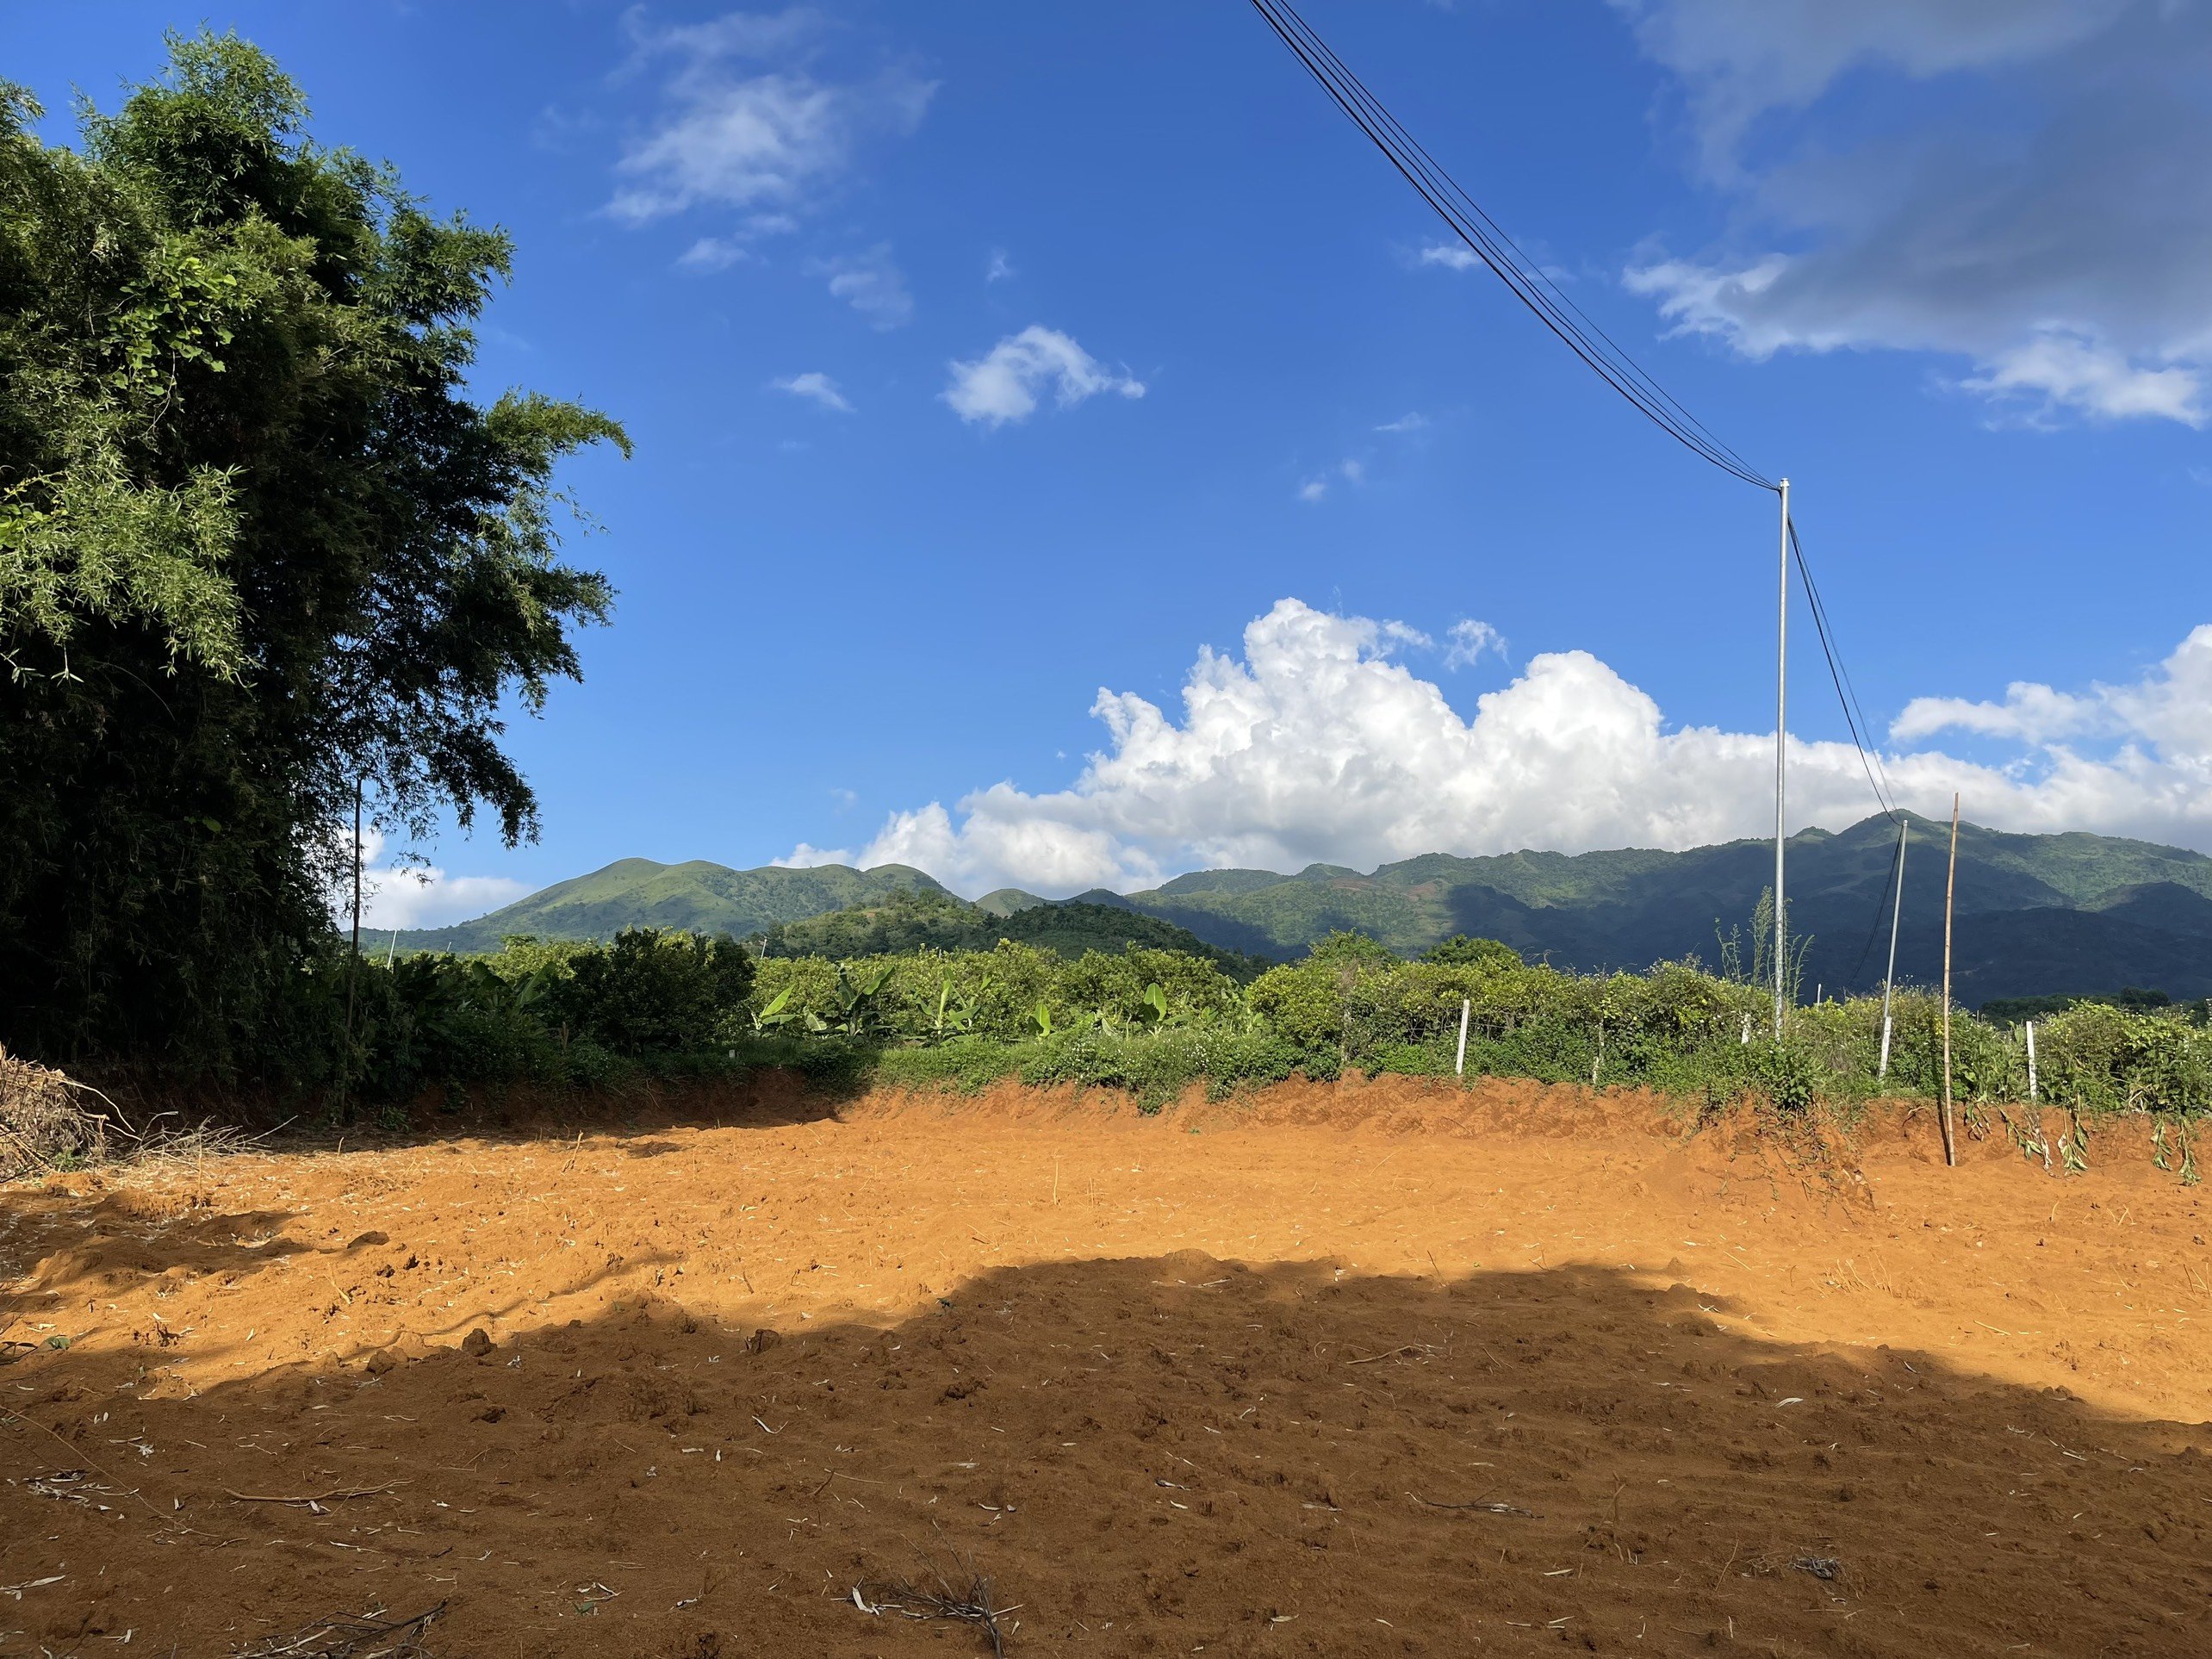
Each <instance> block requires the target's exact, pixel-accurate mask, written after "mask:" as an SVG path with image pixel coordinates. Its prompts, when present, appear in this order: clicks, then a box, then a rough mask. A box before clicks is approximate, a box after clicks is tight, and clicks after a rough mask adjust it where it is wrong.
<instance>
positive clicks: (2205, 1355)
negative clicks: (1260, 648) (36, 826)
mask: <svg viewBox="0 0 2212 1659" xmlns="http://www.w3.org/2000/svg"><path fill="white" fill-rule="evenodd" d="M763 1095H764V1096H765V1097H760V1096H756V1097H750V1098H741V1097H737V1096H724V1097H711V1096H708V1097H694V1098H693V1099H691V1100H689V1101H688V1102H687V1103H685V1105H684V1108H683V1109H682V1111H680V1112H677V1111H675V1110H674V1109H668V1108H656V1109H650V1110H641V1111H639V1112H637V1113H636V1114H634V1115H632V1116H631V1117H629V1118H627V1119H624V1120H622V1121H620V1122H616V1121H614V1120H612V1119H611V1118H605V1117H603V1118H601V1119H600V1121H599V1122H598V1124H597V1127H593V1126H591V1125H588V1124H579V1123H576V1122H570V1123H569V1124H567V1125H566V1126H565V1127H564V1126H559V1125H556V1124H555V1123H553V1122H551V1121H550V1120H547V1121H544V1122H535V1123H533V1124H531V1125H529V1126H527V1127H524V1128H506V1129H503V1130H500V1131H499V1132H496V1133H488V1132H482V1131H481V1130H477V1131H470V1132H466V1133H461V1134H458V1135H457V1138H450V1139H438V1138H436V1126H433V1128H432V1134H430V1135H427V1136H426V1137H424V1138H420V1139H416V1140H407V1141H401V1140H384V1141H370V1142H363V1141H361V1140H358V1139H357V1138H355V1137H349V1138H348V1139H347V1140H345V1142H344V1143H342V1145H341V1144H333V1143H330V1142H327V1141H321V1142H313V1143H309V1142H299V1143H291V1144H288V1145H285V1146H283V1147H282V1148H281V1149H279V1150H273V1151H270V1152H266V1153H261V1152H257V1153H245V1154H239V1155H233V1156H229V1157H224V1158H220V1159H208V1160H207V1161H205V1162H204V1163H202V1164H201V1165H198V1166H190V1165H167V1166H155V1167H150V1168H142V1169H137V1170H127V1171H109V1172H107V1173H104V1174H96V1175H78V1176H72V1177H64V1178H60V1179H58V1180H55V1181H53V1182H50V1183H48V1184H46V1185H44V1186H42V1187H28V1186H17V1187H15V1188H11V1189H9V1190H5V1191H0V1327H4V1328H0V1337H4V1338H5V1339H7V1341H8V1342H9V1343H10V1344H11V1345H10V1346H9V1347H7V1348H5V1349H0V1413H4V1414H5V1415H4V1416H0V1652H4V1653H8V1654H27V1655H28V1654H38V1653H47V1652H51V1653H56V1654H100V1653H106V1652H109V1651H112V1650H115V1648H116V1647H118V1646H127V1649H128V1650H131V1651H139V1650H150V1651H152V1652H153V1653H157V1654H168V1653H171V1652H174V1653H175V1654H177V1655H179V1656H189V1655H228V1654H234V1653H239V1652H264V1651H275V1650H276V1645H275V1644H276V1643H278V1642H279V1641H280V1639H282V1638H284V1637H288V1636H289V1635H290V1634H292V1633H295V1632H297V1631H300V1630H301V1628H302V1627H303V1626H306V1625H308V1624H309V1623H310V1622H311V1621H313V1620H315V1619H321V1618H325V1617H327V1616H330V1615H332V1614H336V1613H341V1612H351V1613H356V1614H358V1613H362V1612H368V1611H370V1610H372V1609H376V1608H382V1609H384V1610H386V1611H387V1612H388V1613H389V1614H392V1615H396V1616H408V1615H413V1614H415V1613H418V1612H423V1611H425V1610H426V1609H428V1608H430V1607H432V1606H438V1605H439V1604H443V1605H444V1609H445V1612H444V1617H443V1618H442V1619H440V1620H439V1621H438V1623H437V1624H436V1625H433V1626H432V1628H431V1629H430V1631H429V1632H428V1635H427V1637H426V1638H425V1639H426V1644H427V1647H428V1650H430V1651H432V1652H433V1653H436V1654H438V1655H441V1656H449V1659H450V1656H463V1655H465V1656H506V1655H525V1656H537V1655H584V1654H592V1655H606V1654H615V1655H629V1654H637V1655H651V1656H666V1659H715V1656H736V1655H747V1654H775V1655H804V1654H881V1655H886V1656H890V1655H922V1654H928V1655H934V1656H947V1659H951V1656H963V1655H972V1654H980V1653H987V1652H988V1651H989V1650H990V1640H989V1636H988V1633H987V1632H985V1631H983V1630H981V1629H979V1628H978V1627H977V1626H975V1625H966V1624H959V1623H948V1622H944V1621H912V1620H908V1619H903V1618H900V1617H898V1615H897V1614H895V1613H892V1612H879V1613H876V1614H873V1615H871V1614H870V1613H868V1612H864V1611H863V1610H862V1609H861V1607H859V1606H855V1605H854V1600H853V1597H852V1593H853V1590H854V1587H855V1585H857V1584H861V1583H862V1582H863V1581H876V1582H880V1581H884V1580H886V1579H896V1578H898V1577H900V1576H914V1575H916V1574H918V1573H920V1572H921V1571H922V1569H921V1568H920V1566H919V1561H920V1556H921V1555H922V1554H923V1552H928V1553H929V1554H930V1555H931V1556H933V1557H934V1558H935V1560H936V1561H938V1562H939V1563H947V1562H950V1561H952V1560H954V1559H955V1558H958V1559H960V1560H963V1561H965V1562H967V1563H972V1567H973V1569H975V1570H976V1571H978V1572H980V1573H982V1574H985V1575H988V1576H989V1577H990V1578H991V1580H993V1581H994V1584H995V1588H996V1593H997V1598H998V1603H999V1605H1000V1606H1006V1607H1008V1608H1010V1611H1008V1612H1006V1613H1005V1614H1004V1615H1003V1617H1002V1618H1001V1619H1000V1620H999V1621H998V1622H999V1628H1000V1630H1001V1631H1002V1632H1003V1636H1004V1641H1005V1645H1006V1651H1008V1652H1009V1653H1011V1654H1015V1655H1024V1654H1061V1653H1072V1654H1095V1655H1102V1656H1103V1655H1118V1654H1155V1653H1156V1654H1170V1653H1173V1654H1188V1653H1195V1652H1199V1651H1204V1652H1208V1653H1213V1654H1221V1655H1232V1654H1235V1655H1242V1654H1252V1655H1329V1656H1338V1655H1368V1654H1376V1655H1380V1654H1386V1653H1387V1654H1432V1655H1464V1654H1475V1653H1490V1652H1500V1653H1518V1652H1526V1651H1543V1652H1550V1651H1555V1650H1558V1649H1560V1648H1561V1647H1562V1646H1564V1647H1566V1648H1567V1649H1569V1650H1582V1651H1595V1652H1600V1653H1615V1654H1645V1653H1650V1654H1673V1653H1687V1652H1692V1651H1696V1652H1706V1651H1728V1650H1738V1651H1743V1652H1746V1653H1755V1654H1778V1655H1799V1654H1823V1655H1825V1654H1842V1655H1850V1654H1899V1655H1903V1654H1912V1655H1940V1656H1967V1655H1992V1656H1994V1655H2007V1654H2021V1653H2026V1654H2037V1653H2040V1654H2047V1655H2065V1656H2072V1655H2091V1654H2112V1655H2119V1654H2128V1655H2164V1654H2173V1655H2184V1654H2186V1655H2196V1656H2203V1655H2206V1654H2212V1553H2209V1552H2208V1546H2212V1531H2209V1530H2208V1526H2209V1524H2212V1480H2208V1478H2207V1476H2208V1471H2212V1463H2208V1461H2207V1459H2206V1454H2207V1452H2208V1451H2212V1425H2207V1424H2206V1423H2205V1422H2204V1421H2203V1420H2204V1419H2205V1418H2207V1417H2208V1416H2212V1335H2208V1329H2207V1324H2206V1320H2207V1319H2208V1316H2212V1264H2208V1261H2207V1254H2208V1252H2207V1251H2206V1248H2205V1244H2204V1235H2205V1233H2207V1231H2208V1229H2209V1228H2212V1219H2209V1218H2208V1217H2207V1215H2206V1214H2205V1209H2206V1206H2205V1202H2204V1200H2203V1198H2202V1197H2201V1196H2199V1195H2198V1193H2197V1192H2196V1191H2194V1190H2189V1189H2185V1188H2184V1187H2182V1186H2180V1185H2179V1184H2178V1181H2177V1180H2176V1178H2175V1177H2173V1176H2172V1175H2170V1174H2165V1173H2161V1172H2160V1171H2157V1170H2156V1169H2154V1168H2153V1165H2152V1163H2151V1160H2150V1159H2149V1157H2148V1149H2147V1146H2143V1145H2141V1144H2137V1142H2138V1141H2140V1140H2142V1139H2143V1138H2144V1137H2142V1136H2140V1135H2135V1134H2132V1133H2131V1134H2129V1135H2128V1136H2127V1137H2124V1139H2125V1140H2126V1141H2127V1144H2124V1145H2123V1144H2122V1140H2123V1137H2122V1134H2119V1133H2118V1132H2116V1131H2115V1132H2113V1133H2110V1134H2106V1135H2105V1136H2103V1137H2102V1138H2101V1139H2100V1140H2098V1141H2097V1142H2096V1143H2094V1144H2093V1146H2092V1153H2091V1155H2092V1159H2093V1160H2094V1163H2095V1167H2094V1168H2093V1169H2092V1170H2091V1172H2090V1173H2088V1174H2087V1175H2082V1176H2074V1177H2062V1176H2054V1175H2050V1174H2047V1173H2046V1172H2045V1171H2043V1170H2042V1169H2041V1166H2040V1165H2029V1164H2026V1163H2024V1162H2023V1161H2022V1159H2020V1157H2019V1156H2018V1155H2017V1154H2016V1153H2013V1152H2012V1151H2010V1149H2009V1147H2004V1146H2003V1143H2002V1142H2001V1141H1997V1142H1985V1143H1982V1144H1979V1145H1973V1144H1971V1143H1970V1145H1969V1147H1968V1154H1969V1155H1968V1157H1967V1161H1966V1163H1965V1165H1963V1166H1962V1167H1961V1168H1960V1169H1957V1170H1953V1171H1947V1170H1945V1169H1943V1168H1942V1166H1941V1164H1940V1162H1939V1161H1938V1160H1937V1159H1936V1155H1935V1151H1934V1138H1933V1135H1932V1134H1931V1133H1930V1132H1929V1130H1928V1128H1927V1126H1926V1124H1925V1123H1924V1122H1919V1121H1907V1120H1904V1119H1897V1118H1892V1119H1886V1120H1883V1122H1882V1124H1881V1126H1880V1127H1878V1128H1873V1129H1869V1130H1867V1132H1865V1133H1863V1134H1861V1136H1860V1137H1859V1138H1858V1140H1857V1142H1856V1144H1855V1146H1852V1147H1849V1148H1847V1149H1845V1150H1844V1151H1843V1153H1842V1154H1841V1155H1840V1157H1839V1158H1837V1159H1834V1160H1831V1161H1830V1162H1827V1163H1824V1164H1817V1165H1808V1164H1806V1163H1805V1161H1803V1160H1802V1159H1795V1158H1792V1157H1789V1156H1786V1155H1784V1154H1783V1153H1780V1152H1779V1151H1778V1150H1777V1149H1776V1147H1775V1146H1774V1143H1773V1142H1772V1141H1771V1140H1761V1139H1757V1138H1754V1137H1750V1136H1747V1135H1743V1134H1731V1133H1730V1132H1728V1131H1726V1130H1716V1129H1706V1130H1705V1131H1703V1132H1701V1133H1699V1134H1686V1133H1684V1132H1683V1131H1682V1130H1681V1128H1679V1127H1677V1126H1675V1125H1672V1124H1670V1123H1669V1122H1668V1121H1667V1120H1666V1118H1665V1116H1664V1115H1663V1114H1662V1111H1661V1110H1660V1109H1659V1107H1658V1106H1657V1104H1656V1103H1654V1102H1651V1101H1650V1100H1646V1099H1638V1098H1635V1097H1606V1098H1603V1099H1596V1098H1593V1097H1588V1096H1586V1095H1583V1094H1581V1093H1580V1092H1579V1091H1575V1090H1543V1089H1539V1088H1536V1087H1533V1086H1522V1085H1514V1084H1482V1085H1480V1086H1478V1087H1476V1088H1475V1089H1473V1090H1468V1091H1465V1092H1462V1091H1460V1090H1457V1089H1456V1088H1447V1087H1439V1086H1436V1085H1431V1084H1420V1083H1418V1082H1414V1081H1411V1080H1407V1079H1383V1080H1380V1081H1378V1082H1376V1083H1373V1084H1357V1083H1351V1084H1343V1085H1339V1086H1332V1087H1315V1086H1307V1085H1302V1084H1291V1085H1286V1086H1284V1087H1283V1088H1280V1089H1276V1090H1269V1091H1267V1092H1266V1093H1265V1094H1264V1095H1263V1096H1261V1097H1258V1098H1257V1099H1255V1100H1252V1101H1248V1102H1246V1103H1238V1104H1227V1105H1213V1106H1209V1105H1202V1104H1196V1103H1193V1104H1190V1105H1187V1106H1185V1107H1184V1108H1181V1109H1175V1110H1171V1111H1170V1112H1168V1113H1166V1114H1165V1115H1161V1116H1159V1117H1157V1118H1151V1119H1146V1118H1140V1117H1139V1116H1137V1115H1135V1114H1134V1112H1132V1111H1131V1110H1129V1109H1128V1108H1127V1107H1126V1106H1123V1105H1116V1104H1115V1103H1110V1102H1108V1101H1106V1100H1103V1099H1102V1098H1101V1097H1097V1096H1096V1095H1094V1096H1092V1097H1089V1098H1087V1099H1084V1100H1082V1101H1077V1100H1075V1099H1074V1098H1072V1097H1069V1096H1067V1095H1065V1094H1056V1095H1045V1096H1040V1095H1036V1094H1025V1093H1023V1092H1022V1091H1020V1090H1003V1091H1000V1092H999V1093H997V1094H994V1095H991V1096H986V1097H982V1098H980V1099H978V1100H974V1101H970V1102H959V1103H947V1102H943V1101H941V1100H936V1099H916V1100H908V1099H892V1098H886V1097H871V1098H868V1099H865V1100H862V1101H859V1102H856V1103H849V1104H848V1105H846V1106H844V1107H842V1108H841V1109H838V1111H837V1112H836V1115H829V1109H828V1108H827V1107H823V1106H811V1105H808V1104H807V1103H804V1102H801V1101H800V1100H798V1098H797V1097H795V1096H790V1095H786V1094H783V1093H780V1092H778V1091H777V1090H774V1089H767V1090H763ZM443 1122H444V1125H445V1127H446V1129H447V1131H448V1132H449V1133H451V1132H453V1130H454V1128H455V1126H454V1124H453V1121H452V1120H444V1121H443ZM463 1127H464V1128H465V1126H463ZM479 1329H481V1330H482V1332H483V1333H485V1336H486V1337H487V1338H488V1344H487V1343H482V1342H469V1343H467V1344H466V1345H464V1339H467V1338H469V1335H470V1333H472V1332H474V1331H476V1330H479ZM755 1333H762V1334H758V1335H756V1334H755ZM53 1337H63V1338H66V1339H69V1341H68V1345H67V1346H66V1347H65V1348H55V1347H51V1346H48V1345H47V1339H49V1338H53ZM25 1344H29V1346H25ZM338 1494H346V1495H338ZM309 1498H314V1499H316V1500H317V1501H316V1502H314V1504H312V1505H310V1504H308V1503H307V1502H305V1501H303V1500H307V1499H309ZM1830 1563H1833V1565H1830ZM1812 1565H1817V1566H1818V1568H1819V1573H1816V1572H1814V1571H1811V1570H1808V1568H1809V1567H1810V1566H1812ZM1823 1574H1832V1576H1823ZM865 1599H867V1600H870V1601H871V1602H872V1603H874V1602H880V1601H881V1600H884V1599H885V1595H884V1593H883V1592H881V1591H880V1590H874V1591H871V1592H870V1593H869V1594H867V1597H866V1598H865Z"/></svg>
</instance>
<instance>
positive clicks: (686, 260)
mask: <svg viewBox="0 0 2212 1659" xmlns="http://www.w3.org/2000/svg"><path fill="white" fill-rule="evenodd" d="M757 258H760V255H758V254H757V253H755V252H753V251H752V249H750V248H749V247H747V246H746V245H745V244H744V243H743V242H742V241H740V240H738V239H736V237H734V236H702V237H700V238H699V240H698V241H696V242H694V243H693V244H692V245H690V246H689V247H687V248H686V249H685V250H684V251H683V252H682V253H680V254H679V255H678V256H677V258H676V263H677V264H679V265H680V266H682V267H683V268H684V269H685V270H701V271H716V270H729V269H730V266H732V265H740V264H747V263H749V262H750V261H752V260H755V259H757Z"/></svg>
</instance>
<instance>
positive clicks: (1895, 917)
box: [1874, 817, 1912, 1083]
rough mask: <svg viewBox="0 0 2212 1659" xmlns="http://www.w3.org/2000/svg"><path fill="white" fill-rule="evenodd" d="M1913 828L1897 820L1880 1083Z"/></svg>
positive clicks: (1886, 1066)
mask: <svg viewBox="0 0 2212 1659" xmlns="http://www.w3.org/2000/svg"><path fill="white" fill-rule="evenodd" d="M1911 828H1912V820H1911V819H1910V818H1904V817H1900V818H1899V819H1898V821H1897V904H1896V907H1895V908H1894V909H1892V910H1891V911H1890V965H1889V972H1887V973H1886V974H1884V975H1883V976H1882V1063H1881V1066H1880V1070H1878V1071H1877V1072H1875V1073H1874V1081H1875V1082H1877V1083H1880V1081H1881V1080H1882V1079H1883V1078H1886V1077H1887V1076H1889V1072H1890V997H1891V995H1892V993H1893V992H1894V991H1896V990H1897V929H1898V923H1900V922H1902V921H1903V920H1904V842H1905V837H1906V834H1907V832H1908V831H1909V830H1911Z"/></svg>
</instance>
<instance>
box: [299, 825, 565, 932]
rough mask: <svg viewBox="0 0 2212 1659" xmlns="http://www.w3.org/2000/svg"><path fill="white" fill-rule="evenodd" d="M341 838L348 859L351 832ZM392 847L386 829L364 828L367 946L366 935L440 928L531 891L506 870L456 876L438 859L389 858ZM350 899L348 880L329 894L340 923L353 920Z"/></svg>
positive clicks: (363, 897)
mask: <svg viewBox="0 0 2212 1659" xmlns="http://www.w3.org/2000/svg"><path fill="white" fill-rule="evenodd" d="M342 840H343V842H344V843H345V850H344V853H343V854H341V857H342V858H343V859H344V860H345V862H346V863H348V864H349V865H350V863H351V857H350V854H351V852H352V845H351V843H352V840H353V836H352V834H351V831H350V830H349V831H347V832H346V833H345V836H343V837H342ZM389 850H390V848H389V844H388V841H387V839H386V837H385V836H384V833H383V832H382V830H380V829H375V828H370V829H365V830H363V832H362V836H361V861H362V872H361V930H362V934H363V943H362V948H363V950H364V951H365V950H367V949H368V948H369V940H368V935H370V934H371V933H388V932H389V931H390V930H391V929H394V928H438V927H444V926H445V925H447V924H448V923H454V922H465V921H468V920H469V919H470V918H472V917H474V916H482V915H483V914H484V913H485V912H487V911H488V910H498V909H500V907H501V906H502V905H506V904H513V903H514V901H515V900H516V899H518V898H523V897H524V896H525V894H527V893H529V892H531V888H530V885H529V884H528V883H526V882H521V881H517V880H514V879H513V878H511V877H508V876H457V875H453V874H450V873H448V872H447V871H445V870H444V869H441V868H440V867H438V866H437V865H435V864H431V863H427V862H423V861H413V860H407V859H399V858H393V859H389V860H388V859H387V858H386V856H385V854H387V852H388V851H389ZM352 904H353V890H352V885H351V881H350V880H349V881H347V882H345V883H343V884H341V887H340V890H339V892H334V893H332V895H331V909H332V911H333V913H335V914H336V915H337V916H338V918H339V926H341V927H346V926H350V925H351V922H352V919H353V911H352Z"/></svg>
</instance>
